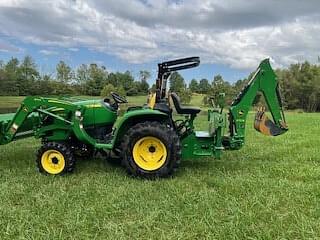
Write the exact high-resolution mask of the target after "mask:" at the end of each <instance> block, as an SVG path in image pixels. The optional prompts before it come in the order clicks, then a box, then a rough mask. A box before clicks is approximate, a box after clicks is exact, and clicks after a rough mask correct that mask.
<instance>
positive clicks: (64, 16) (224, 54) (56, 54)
mask: <svg viewBox="0 0 320 240" xmlns="http://www.w3.org/2000/svg"><path fill="white" fill-rule="evenodd" d="M319 32H320V1H319V0H307V1H301V0H268V1H266V0H255V1H248V0H232V1H231V0H223V1H221V0H87V1H85V0H55V1H49V0H48V1H47V0H0V59H2V60H8V59H10V58H11V57H18V58H23V57H24V56H25V55H30V56H32V57H33V58H34V59H35V61H36V64H37V66H38V68H39V69H40V71H41V72H42V73H49V74H54V72H55V66H56V64H57V62H58V61H59V60H63V61H65V62H66V63H68V64H69V65H71V66H72V67H74V68H76V67H77V66H79V65H80V64H82V63H92V62H93V63H97V64H99V65H103V66H105V67H106V68H107V70H108V71H125V70H129V71H131V72H132V74H133V75H134V76H137V75H138V73H139V70H148V71H150V72H151V73H152V76H153V78H154V77H155V75H156V71H157V63H158V62H162V61H165V60H171V59H175V58H180V57H190V56H200V58H201V65H200V67H198V68H195V69H190V70H185V71H182V72H181V73H182V74H183V76H184V77H185V79H186V80H187V81H190V80H191V79H192V78H196V79H201V78H207V79H209V80H212V79H213V76H214V75H216V74H221V75H222V76H223V77H224V79H225V80H228V81H230V82H234V81H236V80H238V79H240V78H244V77H246V76H247V75H248V74H249V73H250V72H252V71H254V70H255V69H256V68H257V66H258V65H259V62H260V61H261V60H263V59H264V58H270V59H271V63H272V65H273V67H274V68H278V67H287V66H289V65H290V64H292V63H297V62H301V61H304V60H308V61H310V62H312V63H316V62H317V61H318V56H320V44H319V43H320V34H319ZM150 81H151V80H150ZM152 81H153V80H152Z"/></svg>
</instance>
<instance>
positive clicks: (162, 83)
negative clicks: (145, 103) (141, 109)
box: [156, 57, 200, 102]
mask: <svg viewBox="0 0 320 240" xmlns="http://www.w3.org/2000/svg"><path fill="white" fill-rule="evenodd" d="M199 64H200V58H199V57H188V58H181V59H176V60H172V61H167V62H162V63H159V64H158V78H157V80H156V94H157V102H158V101H159V100H161V99H164V98H165V95H166V88H167V79H168V78H169V76H170V74H171V72H174V71H178V70H183V69H188V68H193V67H197V66H199Z"/></svg>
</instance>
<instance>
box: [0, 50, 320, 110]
mask: <svg viewBox="0 0 320 240" xmlns="http://www.w3.org/2000/svg"><path fill="white" fill-rule="evenodd" d="M276 74H277V76H278V79H279V82H280V86H281V88H282V91H281V92H282V95H283V98H284V100H285V102H284V106H285V108H286V109H302V110H304V111H308V112H314V111H320V66H319V65H317V64H311V63H309V62H307V61H306V62H304V63H297V64H292V65H290V66H289V67H288V68H283V69H276ZM251 76H252V73H251V74H250V75H249V76H248V77H247V78H244V79H239V80H238V81H236V82H234V83H230V82H228V81H226V80H224V79H223V77H222V76H221V75H215V76H214V77H213V78H212V80H208V79H206V78H203V79H199V80H198V79H192V80H191V81H190V82H189V84H187V83H186V81H185V79H184V78H183V77H182V75H180V74H179V73H178V72H174V73H172V74H171V76H170V79H169V82H170V90H171V91H175V92H177V93H178V94H179V96H180V98H181V100H182V102H184V103H189V102H190V100H191V98H192V95H193V94H201V95H203V96H204V97H203V104H208V97H209V96H210V97H211V96H212V97H217V96H218V95H219V93H222V92H223V93H225V96H226V102H227V104H230V103H231V102H232V100H233V98H234V97H235V96H236V95H237V94H238V93H239V92H240V91H241V89H242V88H243V87H244V86H245V85H246V84H247V83H248V81H249V79H250V77H251ZM150 77H151V74H150V72H148V71H145V70H144V71H140V72H139V78H138V79H134V77H133V76H132V74H131V73H130V72H129V71H126V72H108V71H107V69H106V68H105V67H104V66H99V65H97V64H94V63H93V64H82V65H80V66H79V67H77V68H75V69H72V68H71V67H70V66H69V65H67V64H66V63H65V62H63V61H60V62H59V63H58V64H57V66H56V73H55V74H53V75H49V74H40V73H39V71H38V68H37V66H36V64H35V62H34V60H33V59H32V58H31V57H30V56H26V57H24V58H23V59H22V60H21V61H19V60H18V59H17V58H12V59H10V60H9V61H7V62H4V61H0V95H8V96H9V95H11V96H12V95H13V96H27V95H61V94H70V95H90V96H99V95H101V96H107V95H109V94H110V92H112V91H116V92H118V93H119V94H122V95H127V96H135V95H147V94H148V92H150V91H153V90H154V88H155V86H154V85H153V86H151V87H150V86H149V84H148V82H147V81H148V79H149V78H150ZM263 102H264V99H263V97H262V96H261V95H258V96H257V97H256V99H255V101H254V104H262V103H263Z"/></svg>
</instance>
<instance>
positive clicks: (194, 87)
mask: <svg viewBox="0 0 320 240" xmlns="http://www.w3.org/2000/svg"><path fill="white" fill-rule="evenodd" d="M189 89H190V91H191V92H193V93H198V92H199V83H198V81H197V80H196V79H192V80H191V82H190V83H189Z"/></svg>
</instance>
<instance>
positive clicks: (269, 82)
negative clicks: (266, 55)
mask: <svg viewBox="0 0 320 240" xmlns="http://www.w3.org/2000/svg"><path fill="white" fill-rule="evenodd" d="M258 92H260V93H261V94H262V95H263V96H264V99H265V101H266V104H267V106H268V111H270V113H271V116H272V120H271V119H269V118H268V117H267V115H266V113H265V108H264V107H261V108H259V109H258V112H257V114H256V116H255V120H254V128H255V129H256V130H257V131H258V132H261V133H262V134H264V135H267V136H278V135H281V134H283V133H285V132H286V131H287V130H288V127H287V125H286V120H285V116H284V113H283V109H282V98H281V95H280V91H279V83H278V79H277V77H276V74H275V73H274V71H273V70H272V67H271V65H270V63H269V59H265V60H263V61H262V62H261V63H260V65H259V67H258V69H257V70H256V72H255V73H254V75H253V76H252V78H251V79H250V81H249V82H248V84H247V85H246V86H245V87H244V88H243V89H242V91H241V92H240V93H239V95H238V96H237V97H236V98H235V99H234V101H233V102H232V104H231V107H230V112H229V122H230V126H229V128H230V137H229V138H227V141H226V142H225V143H226V145H228V146H230V147H231V148H232V149H239V148H240V147H241V146H242V145H243V143H244V134H245V127H246V118H247V115H248V112H249V110H250V109H251V107H252V104H253V101H254V98H255V97H256V95H257V93H258Z"/></svg>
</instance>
